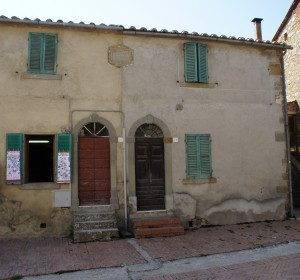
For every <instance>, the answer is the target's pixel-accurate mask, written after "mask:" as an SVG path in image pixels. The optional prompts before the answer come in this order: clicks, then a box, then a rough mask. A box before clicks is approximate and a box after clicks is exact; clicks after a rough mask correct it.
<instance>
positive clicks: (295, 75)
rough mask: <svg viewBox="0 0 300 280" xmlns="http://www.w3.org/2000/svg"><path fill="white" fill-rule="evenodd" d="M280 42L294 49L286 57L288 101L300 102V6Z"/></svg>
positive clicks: (283, 32) (287, 25)
mask: <svg viewBox="0 0 300 280" xmlns="http://www.w3.org/2000/svg"><path fill="white" fill-rule="evenodd" d="M278 41H280V42H285V43H286V44H288V45H291V46H292V47H293V49H292V50H288V51H287V53H286V55H285V56H284V65H285V66H284V67H285V78H286V91H287V99H288V102H289V101H294V100H297V101H298V102H299V101H300V77H299V73H300V63H299V61H300V4H298V6H297V8H296V9H295V11H294V12H293V14H292V16H291V18H290V19H289V21H288V22H287V24H286V26H285V28H284V29H283V30H282V32H281V34H280V36H279V38H278Z"/></svg>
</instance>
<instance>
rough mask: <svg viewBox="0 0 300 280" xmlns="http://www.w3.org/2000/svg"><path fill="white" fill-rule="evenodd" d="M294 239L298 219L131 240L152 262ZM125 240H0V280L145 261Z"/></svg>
mask: <svg viewBox="0 0 300 280" xmlns="http://www.w3.org/2000/svg"><path fill="white" fill-rule="evenodd" d="M293 240H300V221H297V220H294V221H282V222H263V223H251V224H241V225H227V226H217V227H208V228H201V229H199V230H195V231H188V232H186V234H185V235H183V236H177V237H167V238H151V239H138V240H136V241H135V242H136V243H137V244H138V245H139V246H140V247H141V248H142V249H143V250H145V252H147V254H148V255H149V256H150V258H151V259H152V260H153V261H156V262H164V261H170V260H176V259H183V258H189V257H197V256H204V255H211V254H217V253H226V252H233V251H239V250H244V249H250V248H258V247H264V246H270V245H274V244H280V243H285V242H288V241H293ZM129 241H130V240H115V241H108V242H92V243H79V244H78V243H77V244H74V243H72V241H71V240H70V239H68V238H35V239H34V238H30V239H0V252H1V254H0V279H7V278H10V277H12V276H14V275H23V276H25V275H42V274H50V273H57V272H63V271H75V270H84V269H91V268H106V267H118V266H119V267H120V266H125V265H134V264H144V263H145V264H146V263H147V262H149V260H148V259H145V257H144V256H143V255H142V254H141V253H140V252H139V251H138V250H137V249H136V248H135V247H134V246H133V245H132V244H131V243H130V242H129ZM174 277H175V276H174ZM176 277H177V276H176ZM187 277H189V276H187ZM191 277H193V276H191ZM170 279H177V278H170ZM178 279H181V278H178ZM187 279H189V278H187ZM191 279H193V278H191ZM200 279H201V278H200Z"/></svg>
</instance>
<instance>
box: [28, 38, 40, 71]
mask: <svg viewBox="0 0 300 280" xmlns="http://www.w3.org/2000/svg"><path fill="white" fill-rule="evenodd" d="M42 47H43V34H42V33H30V34H29V62H28V71H31V72H40V71H41V69H42V68H41V67H42V60H43V57H42V55H43V48H42Z"/></svg>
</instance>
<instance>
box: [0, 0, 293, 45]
mask: <svg viewBox="0 0 300 280" xmlns="http://www.w3.org/2000/svg"><path fill="white" fill-rule="evenodd" d="M292 2H293V0H0V15H4V16H6V17H12V16H16V17H19V18H21V19H23V18H25V17H28V18H30V19H32V20H33V19H36V18H39V19H41V20H47V19H52V20H53V21H57V20H63V21H65V22H68V21H73V22H75V23H78V22H81V21H83V22H84V23H90V22H93V23H95V24H101V23H104V24H107V25H109V24H117V25H123V26H124V27H125V28H129V27H131V26H135V27H136V28H141V27H146V28H147V29H152V28H156V29H157V30H162V29H167V30H168V31H171V30H178V31H179V32H182V31H188V32H198V33H207V34H209V35H211V34H217V35H218V36H220V35H226V36H235V37H245V38H254V27H253V23H252V22H251V21H252V19H253V18H263V21H262V36H263V40H271V39H272V38H273V36H274V35H275V33H276V31H277V29H278V27H279V25H280V24H281V22H282V20H283V18H284V17H285V15H286V13H287V11H288V9H289V7H290V6H291V4H292Z"/></svg>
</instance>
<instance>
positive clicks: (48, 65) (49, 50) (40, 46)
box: [28, 33, 57, 74]
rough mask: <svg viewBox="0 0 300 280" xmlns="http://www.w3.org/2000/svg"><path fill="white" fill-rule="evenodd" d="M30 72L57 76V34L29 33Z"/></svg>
mask: <svg viewBox="0 0 300 280" xmlns="http://www.w3.org/2000/svg"><path fill="white" fill-rule="evenodd" d="M28 54H29V55H28V72H30V73H37V74H55V73H56V57H57V34H49V33H29V45H28Z"/></svg>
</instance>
